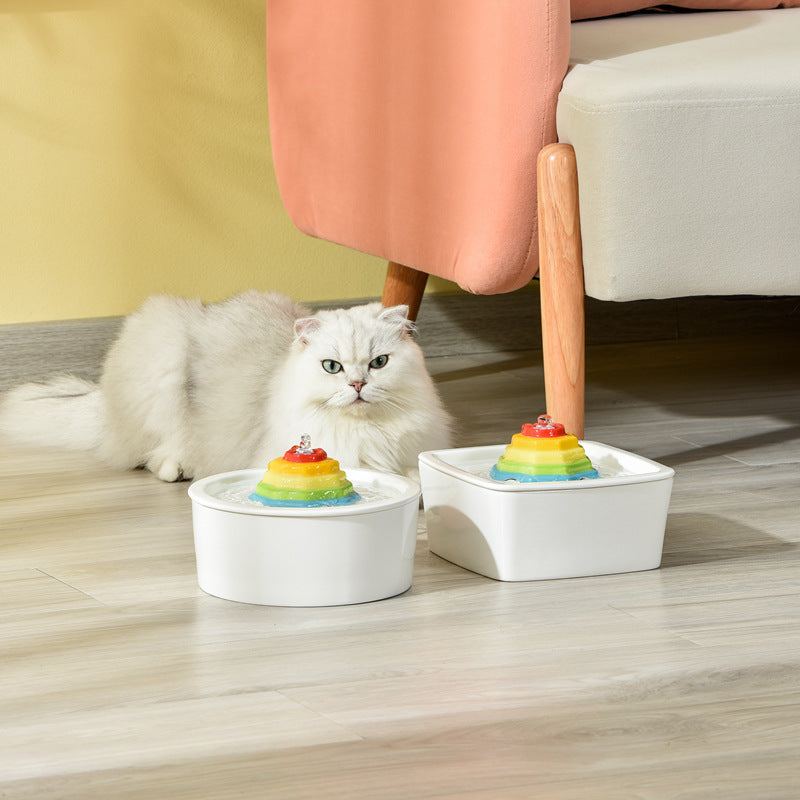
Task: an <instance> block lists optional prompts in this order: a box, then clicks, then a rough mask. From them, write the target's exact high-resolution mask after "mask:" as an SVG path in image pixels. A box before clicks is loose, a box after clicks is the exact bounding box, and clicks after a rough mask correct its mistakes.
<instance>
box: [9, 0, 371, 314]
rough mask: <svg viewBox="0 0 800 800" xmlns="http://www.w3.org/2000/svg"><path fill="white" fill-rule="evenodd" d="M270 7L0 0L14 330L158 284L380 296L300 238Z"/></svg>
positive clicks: (357, 265)
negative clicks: (277, 147) (271, 91)
mask: <svg viewBox="0 0 800 800" xmlns="http://www.w3.org/2000/svg"><path fill="white" fill-rule="evenodd" d="M264 5H265V0H0V52H1V53H2V57H0V323H9V322H28V321H42V320H54V319H73V318H80V317H98V316H111V315H117V314H124V313H127V312H129V311H131V310H132V309H133V308H135V307H136V306H137V305H138V304H139V303H140V302H141V300H142V299H143V298H144V297H146V296H147V295H148V294H154V293H158V292H169V293H174V294H182V295H188V296H200V297H202V298H203V299H205V300H215V299H219V298H221V297H224V296H227V295H229V294H232V293H234V292H236V291H239V290H241V289H244V288H248V287H256V288H260V289H272V290H276V291H281V292H285V293H287V294H290V295H292V296H293V297H295V298H296V299H298V300H333V299H344V298H355V297H369V296H376V295H379V294H380V290H381V284H382V280H383V272H384V264H383V262H381V261H379V260H378V259H375V258H372V257H369V256H364V255H360V254H358V253H354V252H352V251H350V250H347V249H345V248H342V247H338V246H336V245H332V244H329V243H326V242H320V241H317V240H314V239H311V238H309V237H307V236H304V235H302V234H300V233H299V232H297V231H296V230H295V229H294V228H293V227H292V225H291V223H290V222H289V220H288V218H287V216H286V214H285V212H284V210H283V207H282V206H281V203H280V198H279V196H278V190H277V186H276V184H275V178H274V174H273V170H272V162H271V157H270V151H269V131H268V120H267V93H266V67H265V62H266V55H265V10H264Z"/></svg>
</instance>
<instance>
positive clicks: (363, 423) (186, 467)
mask: <svg viewBox="0 0 800 800" xmlns="http://www.w3.org/2000/svg"><path fill="white" fill-rule="evenodd" d="M407 312H408V310H407V308H406V306H395V307H393V308H383V307H382V306H381V305H380V304H379V303H373V304H370V305H366V306H357V307H355V308H350V309H347V310H336V311H320V312H319V313H317V314H314V315H311V314H310V313H309V311H308V309H306V308H303V307H302V306H298V305H296V304H294V303H293V302H292V301H291V300H289V299H288V298H286V297H282V296H280V295H277V294H265V293H261V292H256V291H250V292H244V293H243V294H240V295H237V296H235V297H233V298H231V299H229V300H227V301H224V302H222V303H216V304H211V305H203V304H202V303H200V302H199V301H195V300H185V299H181V298H175V297H152V298H150V299H149V300H147V301H146V302H145V304H144V305H143V306H142V308H141V309H140V310H139V311H137V312H135V313H134V314H131V315H130V316H129V317H127V318H126V320H125V322H124V324H123V327H122V330H121V332H120V334H119V337H118V338H117V340H116V341H115V343H114V344H113V345H112V347H111V349H110V350H109V353H108V356H107V358H106V361H105V365H104V367H103V373H102V377H101V379H100V383H99V385H98V384H94V383H90V382H88V381H84V380H81V379H79V378H74V377H69V376H67V377H60V378H55V379H53V380H51V381H49V382H47V383H43V384H42V383H39V384H24V385H22V386H18V387H16V388H14V389H12V390H11V391H10V392H8V393H7V394H6V396H5V397H4V398H3V400H2V401H1V402H0V430H2V431H3V432H5V433H7V434H9V435H11V436H13V437H14V438H17V439H22V440H23V441H28V442H31V443H39V444H49V445H57V446H65V447H71V448H79V449H93V450H96V451H97V453H98V454H99V455H100V457H101V458H103V459H104V460H105V461H106V462H108V463H109V464H112V465H114V466H116V467H120V468H126V469H130V468H134V467H139V466H144V467H146V468H147V469H149V470H151V471H152V472H154V473H155V474H156V475H157V476H158V477H159V478H161V480H164V481H175V480H179V479H181V478H199V477H202V476H204V475H209V474H212V473H217V472H225V471H227V470H233V469H242V468H248V467H264V468H266V464H267V463H268V461H269V460H270V459H272V458H275V457H277V456H280V455H283V453H284V451H286V450H287V449H288V448H289V447H291V446H292V445H293V444H297V443H298V442H299V441H300V436H301V435H302V434H304V433H308V434H310V435H311V441H312V444H313V445H314V446H316V447H322V448H323V449H325V450H327V451H328V453H329V455H330V456H331V457H332V458H336V459H338V460H339V461H340V462H341V464H342V465H343V466H344V467H347V466H351V467H359V466H361V467H369V468H373V469H379V470H386V471H390V472H402V473H405V474H410V475H414V474H415V471H416V466H417V456H418V454H419V453H420V451H422V450H426V449H435V448H442V447H447V446H449V443H450V417H449V415H448V414H447V412H446V411H445V409H444V407H443V405H442V402H441V400H440V398H439V395H438V394H437V391H436V388H435V386H434V384H433V381H432V379H431V377H430V375H429V374H428V372H427V370H426V368H425V363H424V358H423V355H422V351H421V350H420V348H419V346H418V345H417V344H416V343H415V342H414V341H413V340H412V338H411V336H410V331H411V329H412V327H413V326H412V323H410V322H409V320H408V319H407Z"/></svg>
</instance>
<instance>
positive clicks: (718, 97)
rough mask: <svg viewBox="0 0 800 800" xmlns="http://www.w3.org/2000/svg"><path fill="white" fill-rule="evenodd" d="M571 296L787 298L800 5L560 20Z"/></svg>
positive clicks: (796, 211) (795, 239) (795, 189)
mask: <svg viewBox="0 0 800 800" xmlns="http://www.w3.org/2000/svg"><path fill="white" fill-rule="evenodd" d="M570 60H571V66H570V70H569V72H568V74H567V76H566V78H565V80H564V83H563V88H562V90H561V93H560V95H559V100H558V107H557V126H558V137H559V140H560V141H562V142H566V143H569V144H571V145H572V146H573V147H574V149H575V154H576V159H577V166H578V184H579V198H580V215H581V235H582V241H583V266H584V281H585V288H586V293H587V294H588V295H590V296H592V297H595V298H598V299H602V300H632V299H644V298H666V297H679V296H688V295H703V294H709V295H732V294H776V295H780V294H798V293H800V9H797V8H793V9H792V8H787V9H775V10H769V11H736V12H722V11H714V12H702V13H684V14H662V13H648V14H636V15H632V16H624V17H617V18H612V19H602V20H596V21H595V20H593V21H585V22H579V23H573V25H572V45H571V58H570Z"/></svg>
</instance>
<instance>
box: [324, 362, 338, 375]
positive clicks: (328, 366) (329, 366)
mask: <svg viewBox="0 0 800 800" xmlns="http://www.w3.org/2000/svg"><path fill="white" fill-rule="evenodd" d="M322 369H324V370H325V372H330V374H331V375H335V374H336V373H337V372H341V371H342V365H341V364H340V363H339V362H338V361H334V360H333V359H332V358H326V359H325V360H324V361H323V362H322Z"/></svg>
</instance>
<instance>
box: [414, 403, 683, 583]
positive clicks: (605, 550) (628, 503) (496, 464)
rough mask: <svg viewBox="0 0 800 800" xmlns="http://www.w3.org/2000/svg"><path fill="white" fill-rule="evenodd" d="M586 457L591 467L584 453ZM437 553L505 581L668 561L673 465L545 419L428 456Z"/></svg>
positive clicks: (432, 543) (424, 463)
mask: <svg viewBox="0 0 800 800" xmlns="http://www.w3.org/2000/svg"><path fill="white" fill-rule="evenodd" d="M586 458H588V462H591V463H588V462H587V461H586V460H585V459H586ZM419 467H420V480H421V482H422V497H423V503H424V506H425V518H426V523H427V528H428V546H429V547H430V550H431V552H433V553H436V554H437V555H439V556H441V557H442V558H445V559H447V560H448V561H451V562H453V563H454V564H457V565H459V566H461V567H464V568H466V569H469V570H472V571H473V572H477V573H480V574H481V575H486V576H488V577H490V578H495V579H497V580H502V581H531V580H543V579H548V578H572V577H581V576H587V575H603V574H611V573H620V572H634V571H639V570H647V569H654V568H656V567H658V566H659V565H660V564H661V553H662V548H663V543H664V530H665V527H666V520H667V511H668V507H669V500H670V494H671V492H672V479H673V476H674V470H672V469H671V468H669V467H666V466H663V465H662V464H658V463H656V462H655V461H650V460H649V459H647V458H643V457H642V456H638V455H635V454H634V453H629V452H626V451H624V450H619V449H617V448H615V447H610V446H608V445H604V444H600V443H598V442H590V441H582V442H578V440H577V439H576V438H575V437H574V436H571V435H569V434H566V433H565V431H564V428H563V426H562V425H559V424H558V423H554V422H553V421H552V420H551V419H550V418H549V417H546V416H542V417H539V420H538V422H537V423H536V424H535V425H525V426H523V429H522V432H521V433H519V434H515V435H514V437H512V441H511V444H510V445H508V446H505V445H491V446H488V447H465V448H458V449H452V450H438V451H432V452H426V453H422V454H421V455H420V457H419Z"/></svg>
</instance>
